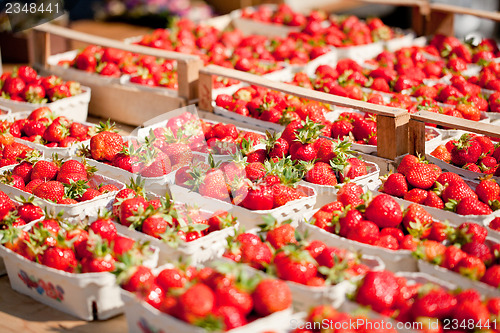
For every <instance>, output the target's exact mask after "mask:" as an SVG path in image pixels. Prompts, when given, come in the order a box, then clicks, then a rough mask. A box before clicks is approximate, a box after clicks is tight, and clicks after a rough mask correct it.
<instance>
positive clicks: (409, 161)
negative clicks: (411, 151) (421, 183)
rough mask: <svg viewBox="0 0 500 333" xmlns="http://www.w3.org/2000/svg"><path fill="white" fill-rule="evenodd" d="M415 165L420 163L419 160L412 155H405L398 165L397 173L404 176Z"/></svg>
mask: <svg viewBox="0 0 500 333" xmlns="http://www.w3.org/2000/svg"><path fill="white" fill-rule="evenodd" d="M417 163H420V159H419V158H418V157H416V156H414V155H405V156H404V157H403V159H402V160H401V162H400V163H399V165H398V169H397V171H398V172H399V173H401V174H403V175H405V176H406V174H407V173H408V172H409V171H410V169H411V168H412V167H413V166H414V165H415V164H417Z"/></svg>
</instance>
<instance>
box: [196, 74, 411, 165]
mask: <svg viewBox="0 0 500 333" xmlns="http://www.w3.org/2000/svg"><path fill="white" fill-rule="evenodd" d="M214 75H217V76H222V77H227V78H232V79H237V80H240V81H242V82H245V83H248V84H252V85H257V86H262V87H266V88H269V89H273V90H276V91H281V92H283V93H286V94H290V95H294V96H298V97H301V98H307V99H310V100H315V101H318V102H322V103H327V104H331V105H335V106H339V107H346V108H354V109H358V110H360V111H364V112H370V113H374V114H376V115H377V137H378V146H377V155H378V158H382V159H383V160H384V163H386V162H390V161H393V160H395V159H396V158H397V157H398V156H401V155H404V154H406V153H407V151H408V121H409V119H410V115H409V113H408V112H407V111H406V110H405V109H398V108H391V107H387V106H382V105H376V104H371V103H366V102H361V101H357V100H353V99H349V98H345V97H340V96H335V95H331V94H327V93H324V92H320V91H315V90H310V89H306V88H302V87H297V86H293V85H290V84H286V83H282V82H275V81H270V80H268V79H265V78H263V77H260V76H257V75H253V74H249V73H244V72H240V71H236V70H233V69H228V68H224V67H219V66H214V65H209V66H207V67H205V68H203V69H201V70H200V78H199V89H198V91H199V107H200V109H201V110H203V111H210V112H211V111H213V105H212V101H213V98H212V90H213V89H212V88H213V85H212V82H213V81H212V76H214Z"/></svg>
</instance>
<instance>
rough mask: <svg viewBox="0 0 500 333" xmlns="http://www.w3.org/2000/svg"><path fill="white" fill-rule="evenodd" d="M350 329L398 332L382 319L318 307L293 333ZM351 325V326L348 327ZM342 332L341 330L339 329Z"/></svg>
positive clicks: (355, 330)
mask: <svg viewBox="0 0 500 333" xmlns="http://www.w3.org/2000/svg"><path fill="white" fill-rule="evenodd" d="M342 324H343V325H344V327H349V332H367V331H372V330H374V329H373V327H384V329H383V330H382V329H381V331H383V332H384V333H396V332H397V330H396V329H395V328H394V327H393V328H389V327H386V326H387V321H385V320H384V319H382V318H379V319H375V318H367V317H366V315H364V314H358V315H356V314H349V313H345V312H339V311H338V310H337V309H335V308H334V307H333V306H331V305H318V306H316V307H314V308H312V309H311V310H310V311H309V313H308V315H307V317H306V318H305V320H304V322H303V323H301V324H298V325H297V326H298V327H297V328H296V329H295V330H293V331H292V332H293V333H321V332H323V331H325V330H332V331H333V330H335V328H336V327H342ZM347 324H349V325H347ZM339 330H340V329H339Z"/></svg>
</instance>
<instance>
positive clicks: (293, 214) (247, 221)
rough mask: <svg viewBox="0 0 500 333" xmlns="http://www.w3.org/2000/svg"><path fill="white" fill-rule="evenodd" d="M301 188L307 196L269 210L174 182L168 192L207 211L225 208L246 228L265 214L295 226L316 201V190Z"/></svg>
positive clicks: (260, 219)
mask: <svg viewBox="0 0 500 333" xmlns="http://www.w3.org/2000/svg"><path fill="white" fill-rule="evenodd" d="M303 188H305V189H306V190H308V191H309V196H307V197H304V198H300V199H298V200H294V201H291V202H288V203H287V204H285V205H283V206H281V207H278V208H274V209H270V210H249V209H246V208H243V207H241V206H236V205H232V204H230V203H229V202H225V201H221V200H217V199H212V198H209V197H205V196H202V195H201V194H199V193H197V192H193V191H191V190H189V189H187V188H184V187H181V186H178V185H175V184H174V185H171V186H170V192H171V193H172V198H173V199H174V200H175V201H179V202H183V203H188V204H192V203H196V204H197V205H198V206H199V207H200V208H202V209H206V210H208V211H216V210H225V211H227V212H229V213H231V214H232V215H233V216H235V217H236V218H237V219H238V221H239V223H240V226H243V227H245V228H246V229H247V230H248V229H252V228H255V227H257V226H258V225H259V224H262V222H263V220H262V217H264V216H266V215H271V216H273V217H274V218H275V219H276V220H277V221H278V222H283V221H286V220H292V225H294V226H297V225H298V221H299V220H301V219H302V218H303V216H304V214H306V213H307V212H309V211H311V210H312V209H313V208H314V205H315V203H316V191H315V190H314V189H313V188H310V187H306V186H303Z"/></svg>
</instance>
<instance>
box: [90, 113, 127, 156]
mask: <svg viewBox="0 0 500 333" xmlns="http://www.w3.org/2000/svg"><path fill="white" fill-rule="evenodd" d="M113 128H114V125H111V124H110V122H109V121H108V122H107V123H106V124H104V123H101V126H100V128H99V129H98V131H100V132H99V133H98V134H96V135H94V136H93V137H92V138H91V139H90V153H91V154H92V158H93V159H95V160H98V161H109V162H111V161H112V160H113V158H114V157H115V155H116V154H118V153H119V152H121V151H122V149H123V138H122V136H121V135H119V134H118V133H115V132H112V130H113Z"/></svg>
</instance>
